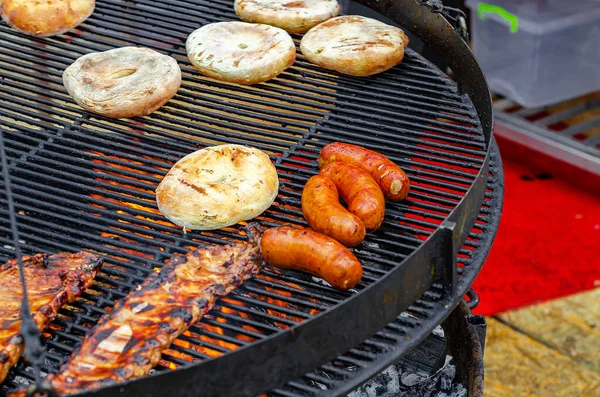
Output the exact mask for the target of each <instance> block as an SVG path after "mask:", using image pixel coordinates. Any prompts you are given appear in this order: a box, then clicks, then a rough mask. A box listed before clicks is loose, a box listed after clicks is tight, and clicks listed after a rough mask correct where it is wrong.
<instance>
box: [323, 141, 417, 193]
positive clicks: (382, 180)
mask: <svg viewBox="0 0 600 397" xmlns="http://www.w3.org/2000/svg"><path fill="white" fill-rule="evenodd" d="M334 161H341V162H342V163H346V164H352V165H355V166H357V167H360V168H362V169H364V170H366V171H367V172H368V173H369V174H371V176H372V177H373V179H375V181H376V182H377V183H378V184H379V186H380V187H381V190H383V194H384V195H385V197H386V198H387V199H389V200H392V201H399V200H403V199H405V198H406V196H407V195H408V191H409V190H410V181H409V180H408V176H407V175H406V173H405V172H404V171H402V169H401V168H400V167H398V166H397V165H396V164H394V162H392V161H391V160H390V159H388V158H387V157H385V156H384V155H383V154H380V153H377V152H374V151H372V150H369V149H365V148H363V147H360V146H356V145H350V144H348V143H341V142H334V143H330V144H329V145H327V146H325V147H324V148H323V150H321V153H320V154H319V167H321V168H323V167H324V166H325V165H326V164H329V163H331V162H334Z"/></svg>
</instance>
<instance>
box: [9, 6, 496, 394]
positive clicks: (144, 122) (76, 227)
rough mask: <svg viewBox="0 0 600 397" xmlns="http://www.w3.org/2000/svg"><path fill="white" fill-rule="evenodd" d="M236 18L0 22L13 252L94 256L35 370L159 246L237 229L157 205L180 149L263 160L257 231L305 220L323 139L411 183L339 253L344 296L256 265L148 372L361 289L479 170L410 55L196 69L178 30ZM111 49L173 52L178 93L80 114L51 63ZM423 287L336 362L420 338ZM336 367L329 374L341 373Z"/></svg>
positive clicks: (180, 13)
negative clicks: (342, 63)
mask: <svg viewBox="0 0 600 397" xmlns="http://www.w3.org/2000/svg"><path fill="white" fill-rule="evenodd" d="M234 19H237V18H236V16H235V14H234V13H233V8H232V2H230V1H221V0H211V1H210V2H204V1H153V0H141V1H136V2H127V3H124V2H122V1H117V0H104V1H98V2H97V6H96V11H95V13H94V15H93V16H92V17H91V18H90V19H89V20H88V21H87V22H86V23H85V24H84V25H82V26H80V28H79V29H77V30H75V31H73V32H71V34H69V35H66V36H59V37H53V38H48V39H32V38H29V37H26V36H23V35H21V34H18V33H16V32H14V31H13V30H11V29H10V28H8V27H7V26H6V25H4V24H2V25H0V40H2V43H3V44H2V46H1V47H0V78H1V80H0V93H1V94H2V95H1V96H0V127H1V128H2V130H3V132H4V134H5V139H6V144H7V153H8V156H9V159H10V167H11V174H12V176H13V184H14V187H13V189H14V192H15V195H16V203H17V210H18V211H19V214H18V221H19V228H20V232H21V238H22V240H23V241H22V247H23V249H24V250H25V252H27V253H36V252H59V251H78V250H81V249H86V250H91V251H94V252H98V253H101V254H103V255H104V256H105V257H106V264H105V265H104V268H103V270H102V272H101V273H100V274H99V275H98V277H97V278H96V283H95V285H94V286H93V287H92V288H91V289H90V290H88V291H87V293H86V294H84V296H83V298H82V299H80V300H78V301H77V302H76V303H74V304H73V305H71V306H68V307H66V308H64V309H63V310H62V311H61V313H60V318H59V319H57V320H56V321H55V322H53V324H52V326H51V328H50V329H49V330H48V332H47V333H46V334H45V341H44V343H45V346H46V348H47V350H48V352H49V354H48V361H47V363H46V366H45V367H44V371H46V372H49V371H55V370H56V368H57V367H58V366H59V365H60V364H61V363H63V362H64V361H65V360H66V359H67V358H68V355H69V353H70V352H72V350H73V349H74V346H76V345H77V344H78V343H79V342H80V341H81V338H82V337H83V336H84V335H85V333H86V332H88V330H89V328H90V327H92V326H93V325H94V324H95V323H96V322H97V321H98V319H99V317H100V316H101V315H103V314H105V313H106V312H107V311H109V310H110V308H111V307H112V306H113V305H114V302H115V301H116V300H118V299H121V298H123V297H124V296H126V294H127V293H128V292H129V291H131V289H133V288H135V287H136V286H137V285H139V284H140V283H141V282H142V281H143V280H144V279H145V278H146V276H147V275H148V274H149V273H150V272H151V271H154V270H155V269H158V268H160V267H162V265H163V263H164V261H165V260H166V259H168V258H169V257H170V256H171V255H172V254H173V253H185V252H187V251H188V250H189V249H193V248H194V247H197V246H202V245H204V244H224V243H226V242H228V241H235V240H239V239H242V238H243V236H242V235H241V234H240V231H239V229H238V228H237V227H231V228H225V229H222V230H217V231H209V232H201V233H200V232H193V233H188V234H187V235H183V234H182V231H181V230H180V229H179V228H177V227H175V226H174V225H172V224H171V223H170V222H168V221H167V220H166V219H165V218H164V217H163V216H162V215H161V214H160V213H159V212H158V210H157V208H156V204H155V200H154V189H155V188H156V186H157V185H158V183H159V182H160V181H161V179H162V177H163V176H164V175H165V174H166V172H167V171H168V170H169V169H170V167H171V166H172V165H173V164H174V163H175V162H176V161H177V160H178V159H179V158H181V157H182V156H184V155H186V154H188V153H190V152H192V151H194V150H197V149H200V148H203V147H205V146H207V145H213V144H221V143H238V144H248V145H252V146H255V147H257V148H260V149H262V150H264V151H266V152H267V153H268V154H269V155H270V156H271V158H272V160H273V161H274V163H275V165H276V167H277V170H278V174H279V178H280V186H281V187H280V192H279V195H278V197H277V199H276V201H275V203H274V205H273V206H272V207H271V208H270V209H269V210H268V211H267V212H265V213H264V214H263V215H261V216H260V217H259V218H258V220H259V221H260V223H261V224H262V225H263V226H276V225H280V224H285V223H293V224H299V225H306V224H305V222H304V220H303V218H302V213H301V210H300V196H301V192H302V188H303V186H304V183H305V182H306V180H307V179H308V178H310V176H312V175H314V174H315V173H317V172H318V167H317V164H316V158H317V155H318V153H319V151H320V149H321V148H322V147H323V146H325V145H326V144H327V143H330V142H332V141H337V140H340V141H344V142H348V143H354V144H358V145H362V146H365V147H368V148H370V149H373V150H376V151H379V152H381V153H383V154H385V155H387V156H388V157H389V158H391V159H392V160H393V161H395V162H396V163H397V164H399V165H400V166H401V167H403V169H404V170H405V171H406V172H407V174H408V175H409V177H410V179H411V182H412V190H411V192H410V194H409V197H408V199H407V200H405V201H403V202H400V203H387V212H386V219H385V221H384V224H383V226H382V227H381V229H379V230H378V231H377V233H375V234H369V235H368V236H367V239H366V240H365V242H364V243H363V244H361V245H360V246H359V247H357V248H356V249H355V250H354V252H355V253H356V255H357V257H358V258H359V259H360V260H361V262H362V263H363V266H364V277H363V279H362V281H361V282H360V283H359V284H358V285H357V287H356V289H355V290H352V291H349V292H340V291H336V290H333V289H332V288H330V287H329V286H327V285H325V284H323V283H322V282H320V281H319V280H318V279H315V278H313V277H311V276H309V275H306V274H302V273H298V272H292V271H285V272H282V271H278V270H276V269H272V268H265V269H264V270H263V271H262V272H261V274H260V276H258V277H257V278H255V279H253V280H251V281H249V282H246V283H244V285H243V286H242V287H241V288H239V289H238V290H236V291H235V292H234V293H232V294H230V295H229V296H228V297H227V298H224V299H221V300H219V301H218V303H217V305H216V306H215V309H214V310H212V311H211V312H210V314H209V315H207V316H206V317H205V318H204V319H203V320H202V321H201V322H200V323H198V324H197V325H195V326H194V327H192V328H191V329H190V330H189V331H188V332H186V333H185V334H184V335H183V336H182V337H180V338H179V339H178V340H177V341H176V342H175V343H174V344H173V345H172V346H171V349H170V350H169V351H167V352H166V353H165V355H164V356H163V360H162V361H161V363H160V365H159V366H158V367H157V369H156V370H157V371H158V372H160V371H164V370H166V369H176V368H179V367H187V366H189V363H190V362H198V361H208V360H209V359H211V358H215V357H219V356H221V355H222V354H224V353H228V352H231V351H232V350H237V349H238V348H240V347H243V346H247V345H248V344H253V343H256V342H260V341H269V340H271V339H274V338H275V337H276V336H280V335H281V333H282V332H283V331H285V330H288V329H289V328H290V327H294V326H297V325H298V324H301V323H306V322H307V321H312V320H314V319H315V317H316V316H318V315H319V314H322V313H325V312H329V311H331V309H332V308H333V307H334V306H336V305H338V304H339V303H340V302H343V301H345V300H347V299H348V298H350V297H351V296H354V295H356V294H359V293H361V292H362V291H364V290H365V289H367V288H368V287H369V286H371V285H373V284H374V283H375V282H377V281H378V280H380V279H381V278H383V277H384V276H386V275H387V274H388V273H390V272H391V271H392V270H394V269H396V268H397V267H398V266H399V264H401V263H403V262H404V261H405V260H407V258H408V257H409V256H410V255H413V254H414V253H415V252H416V251H417V250H418V249H419V248H420V247H422V244H423V243H424V241H425V240H427V239H428V238H429V237H430V236H431V235H432V234H433V233H434V232H435V231H436V230H438V229H439V227H440V225H441V224H442V223H443V222H444V221H445V220H446V219H447V218H448V216H449V215H450V213H451V212H452V211H453V210H455V209H456V208H457V206H458V204H459V202H460V201H461V200H462V199H463V198H464V197H465V195H466V194H467V193H468V192H469V189H470V188H471V186H472V185H473V183H474V182H475V180H476V177H477V174H478V172H479V171H480V170H481V169H482V168H484V166H485V164H486V156H487V152H488V150H489V148H488V147H487V144H486V139H485V137H484V134H483V131H482V128H481V125H480V122H479V119H478V116H477V112H476V111H475V109H474V107H473V104H472V103H471V102H470V100H469V99H468V97H467V96H465V95H461V94H459V93H458V91H457V88H456V85H455V84H454V83H453V82H452V81H451V80H450V79H449V78H448V77H447V76H445V75H443V74H442V73H441V72H440V71H439V70H437V69H436V68H435V67H434V66H432V65H431V64H430V63H429V62H428V61H426V60H425V59H423V58H422V57H420V56H419V55H418V54H416V53H414V52H412V51H410V50H408V51H407V54H406V56H405V59H404V61H403V62H402V64H401V65H399V66H398V67H395V68H393V69H392V70H390V71H388V72H386V73H383V74H381V75H378V76H374V77H371V78H366V79H355V78H350V77H346V76H340V75H337V74H334V73H332V72H329V71H325V70H323V69H320V68H318V67H315V66H313V65H311V64H310V63H308V62H307V61H306V59H305V58H304V57H303V56H302V55H301V54H300V53H299V56H298V60H297V61H296V64H295V65H294V66H293V67H292V68H290V69H288V70H287V71H286V72H284V73H283V74H282V75H280V76H279V77H278V78H276V79H274V80H271V81H269V82H267V83H263V84H259V85H256V86H239V85H234V84H227V83H222V82H217V81H215V80H212V79H209V78H206V77H203V76H201V75H199V74H198V73H197V72H196V71H195V70H194V69H193V67H192V66H191V65H190V63H189V61H188V60H187V57H186V53H185V39H186V38H187V35H188V34H189V33H190V32H191V31H193V30H194V29H196V28H198V27H199V26H201V25H203V24H206V23H210V22H217V21H225V20H234ZM295 41H296V42H297V43H298V37H295ZM125 45H137V46H145V47H149V48H152V49H155V50H157V51H160V52H162V53H164V54H168V55H170V56H172V57H174V58H175V59H177V60H178V62H179V64H180V66H181V69H182V72H183V84H182V88H181V90H180V91H179V93H178V94H177V95H176V96H175V97H174V99H173V100H171V101H170V102H169V103H168V104H167V105H166V106H165V107H163V108H162V109H160V110H159V111H157V112H156V113H154V114H152V115H151V116H150V117H145V118H138V119H132V120H109V119H105V118H102V117H100V116H96V115H93V114H89V113H87V112H85V111H83V110H82V109H80V108H79V107H78V106H77V105H76V104H74V103H73V101H72V100H71V99H70V98H69V96H68V95H67V93H66V92H65V90H64V88H63V87H62V79H61V75H62V72H63V70H64V69H65V68H66V67H67V66H68V65H69V64H71V63H72V62H73V61H74V60H75V59H76V58H78V57H79V56H81V55H84V54H86V53H89V52H94V51H105V50H108V49H111V48H114V47H117V46H125ZM487 195H488V199H489V198H490V197H491V189H490V190H489V192H488V193H487ZM476 205H477V207H476V209H478V208H479V207H480V203H477V204H476ZM0 213H1V214H2V217H1V219H2V220H0V260H6V259H7V258H9V257H10V256H11V255H12V247H11V245H10V244H11V243H10V230H9V226H8V222H7V221H6V219H7V218H8V217H7V209H6V200H5V198H4V196H3V195H0ZM486 216H487V214H486V213H485V211H484V212H482V213H481V214H480V216H479V218H478V221H477V222H478V224H479V226H476V228H475V229H474V231H473V233H472V234H471V235H470V237H469V238H468V239H467V241H466V242H465V244H464V245H463V247H462V248H461V249H460V252H458V269H457V270H458V272H459V273H461V272H463V273H464V272H465V271H463V269H467V270H468V269H469V265H470V264H471V263H472V258H471V253H472V252H473V250H474V249H475V248H477V246H478V237H477V233H480V232H481V231H483V230H484V229H485V223H486ZM478 266H479V265H478ZM469 272H470V273H469V274H468V277H462V278H461V281H460V282H462V283H463V284H464V285H461V287H460V288H462V289H466V286H468V284H470V282H472V279H473V277H474V274H476V272H477V269H473V270H470V271H469ZM423 273H424V274H428V273H427V269H425V270H423ZM415 277H417V276H415ZM410 281H412V280H408V279H407V283H409V282H410ZM428 282H432V281H431V280H429V281H428ZM425 284H427V282H424V284H423V286H422V287H420V288H422V289H423V290H428V291H427V293H426V294H425V295H424V297H423V299H421V300H419V301H417V302H416V303H415V304H414V305H412V306H411V307H410V311H411V313H413V314H415V315H417V316H418V317H406V318H404V319H403V318H401V319H400V320H398V323H397V326H396V327H397V328H396V329H395V330H394V331H393V332H394V333H395V334H396V335H395V336H394V338H392V339H389V338H387V339H386V336H385V335H383V336H381V337H380V338H383V342H382V343H379V342H377V341H374V342H369V343H367V345H366V346H367V347H365V348H364V349H362V350H356V351H351V356H348V357H347V358H346V363H345V364H344V365H350V366H352V365H355V366H357V367H358V366H360V365H363V364H364V362H365V361H361V360H366V361H368V360H370V359H372V358H374V357H375V356H376V355H377V353H378V350H377V349H380V350H381V349H387V348H388V346H387V345H386V343H387V342H389V341H390V340H391V341H393V342H397V339H398V338H397V336H402V335H413V334H414V332H413V330H419V332H421V333H422V332H425V331H426V328H427V327H423V326H422V324H423V322H426V320H428V319H429V320H431V321H434V322H435V321H437V322H438V323H439V321H441V319H440V320H435V319H437V318H438V317H440V316H441V314H440V313H438V312H437V311H438V306H439V304H440V303H441V302H444V300H445V299H446V298H447V294H446V291H445V290H444V288H443V286H442V285H440V284H436V285H434V287H433V288H431V289H429V288H428V287H427V286H426V285H425ZM413 288H414V287H413ZM415 293H416V292H415ZM419 295H420V294H417V295H416V296H419ZM413 301H414V299H413ZM396 313H397V312H396ZM415 318H416V319H415ZM338 331H340V330H338ZM409 345H410V343H409V344H407V345H406V346H405V347H404V349H407V348H408V346H409ZM347 347H349V346H347ZM217 361H218V360H217ZM323 361H325V358H324V359H323V360H322V361H320V362H323ZM347 368H349V367H344V368H343V370H340V369H339V368H338V369H336V368H335V367H334V366H332V367H331V368H330V371H331V373H332V374H334V375H332V376H334V377H335V376H342V377H343V376H346V375H347V372H346V369H347ZM339 371H341V373H338V374H337V375H335V374H336V372H339ZM28 379H29V380H30V379H31V374H30V373H29V372H27V367H26V365H25V364H24V363H20V364H19V365H18V366H17V367H16V368H15V369H14V370H13V371H12V372H11V375H10V376H9V379H8V380H7V382H5V385H4V390H7V389H10V388H13V387H15V386H16V385H17V384H18V383H22V382H27V381H28ZM313 380H315V381H324V380H326V379H322V378H319V377H318V376H317V379H313ZM292 386H294V385H292ZM294 387H297V388H299V389H300V390H302V388H305V387H306V386H302V385H300V386H298V385H295V386H294ZM309 388H310V387H309ZM279 393H280V394H282V393H281V392H279ZM284 395H287V394H284Z"/></svg>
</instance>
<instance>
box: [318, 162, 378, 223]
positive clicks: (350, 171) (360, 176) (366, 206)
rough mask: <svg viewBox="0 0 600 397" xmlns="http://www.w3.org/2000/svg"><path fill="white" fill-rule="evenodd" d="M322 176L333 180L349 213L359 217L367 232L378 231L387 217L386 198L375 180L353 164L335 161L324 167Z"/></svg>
mask: <svg viewBox="0 0 600 397" xmlns="http://www.w3.org/2000/svg"><path fill="white" fill-rule="evenodd" d="M321 175H324V176H326V177H328V178H329V179H331V181H332V182H333V183H334V184H335V187H337V189H338V192H339V193H340V196H342V199H343V200H344V201H345V202H346V204H347V205H348V211H350V212H351V213H353V214H354V215H356V216H358V217H359V218H360V219H361V220H362V221H363V223H364V224H365V227H366V228H367V230H371V231H373V230H376V229H378V228H379V226H381V222H383V217H384V216H385V197H384V196H383V192H382V191H381V188H380V187H379V185H378V184H377V182H375V179H373V177H372V176H371V175H370V174H369V173H368V172H367V171H365V170H363V169H362V168H360V167H357V166H354V165H352V164H344V163H341V162H339V161H334V162H333V163H329V164H327V165H325V166H324V167H323V169H322V170H321Z"/></svg>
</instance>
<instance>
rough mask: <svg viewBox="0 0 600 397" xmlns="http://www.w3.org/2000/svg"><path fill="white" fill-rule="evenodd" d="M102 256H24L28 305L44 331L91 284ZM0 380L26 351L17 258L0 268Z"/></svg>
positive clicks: (83, 254)
mask: <svg viewBox="0 0 600 397" xmlns="http://www.w3.org/2000/svg"><path fill="white" fill-rule="evenodd" d="M101 265H102V258H101V257H100V256H98V255H93V254H90V253H87V252H78V253H76V254H71V253H60V254H56V255H48V254H37V255H34V256H30V257H24V258H23V270H24V271H25V279H26V281H27V291H28V292H29V304H30V307H31V313H32V314H33V318H34V320H35V323H36V324H37V326H38V327H39V329H40V330H44V329H45V328H46V327H47V326H48V323H50V321H52V320H54V318H56V314H57V313H58V311H59V310H60V308H61V307H62V306H64V305H65V304H66V303H69V302H72V301H74V300H75V299H77V297H79V296H80V295H81V293H82V292H83V291H84V290H85V289H86V288H88V287H89V286H90V285H92V283H93V281H94V277H96V274H97V273H98V271H99V270H100V267H101ZM0 280H1V282H2V304H0V322H1V323H0V324H1V325H0V381H3V380H4V379H5V378H6V375H7V374H8V371H9V370H10V368H11V367H12V366H13V365H15V364H16V363H17V361H18V360H19V357H20V356H21V354H22V352H23V338H22V337H21V335H20V332H19V329H20V327H21V317H20V307H21V297H22V295H23V294H22V288H21V281H20V279H19V266H18V264H17V261H16V260H11V261H8V262H6V263H5V264H4V265H2V266H1V267H0Z"/></svg>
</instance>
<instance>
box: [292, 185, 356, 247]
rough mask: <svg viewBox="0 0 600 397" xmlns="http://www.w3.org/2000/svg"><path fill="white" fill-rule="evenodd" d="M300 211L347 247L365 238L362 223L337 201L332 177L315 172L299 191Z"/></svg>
mask: <svg viewBox="0 0 600 397" xmlns="http://www.w3.org/2000/svg"><path fill="white" fill-rule="evenodd" d="M302 214H304V218H305V219H306V221H307V222H308V224H309V225H310V227H311V228H313V229H314V230H315V231H317V232H319V233H322V234H325V235H327V236H329V237H331V238H333V239H335V240H337V241H339V242H340V243H342V244H344V245H345V246H346V247H355V246H357V245H358V244H360V243H361V242H362V241H363V240H364V239H365V234H366V233H367V231H366V228H365V224H364V223H363V221H361V220H360V218H359V217H358V216H356V215H354V214H352V213H350V212H349V211H348V210H347V209H346V208H344V206H343V205H342V204H340V195H339V193H338V190H337V188H336V187H335V184H334V183H333V182H332V181H331V179H329V178H327V177H326V176H323V175H315V176H313V177H312V178H310V179H309V180H308V182H306V185H304V190H303V191H302Z"/></svg>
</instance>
